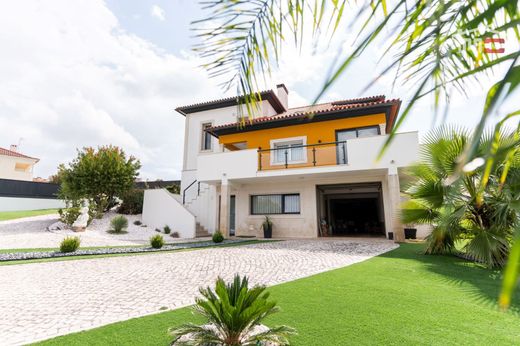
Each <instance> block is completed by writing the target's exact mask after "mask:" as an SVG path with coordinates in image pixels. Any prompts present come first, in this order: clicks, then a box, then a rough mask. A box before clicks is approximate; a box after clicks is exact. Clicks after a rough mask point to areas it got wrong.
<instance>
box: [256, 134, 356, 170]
mask: <svg viewBox="0 0 520 346" xmlns="http://www.w3.org/2000/svg"><path fill="white" fill-rule="evenodd" d="M347 162H348V157H347V141H342V142H330V143H318V144H310V145H293V146H291V147H290V148H283V149H264V150H258V170H259V171H268V170H278V169H289V168H306V167H319V166H334V165H345V164H347Z"/></svg>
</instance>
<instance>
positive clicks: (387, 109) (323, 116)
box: [207, 100, 401, 138]
mask: <svg viewBox="0 0 520 346" xmlns="http://www.w3.org/2000/svg"><path fill="white" fill-rule="evenodd" d="M400 104H401V101H400V100H398V101H391V102H387V103H380V104H375V105H369V106H365V107H357V108H348V109H338V110H333V111H329V112H323V113H318V114H319V116H316V117H313V118H312V119H310V118H309V114H307V113H302V114H299V115H296V116H294V117H288V118H280V119H275V120H272V121H265V122H258V123H254V124H249V125H248V124H246V125H244V126H240V124H234V126H228V127H223V128H216V129H215V128H213V129H208V130H207V131H208V132H209V133H210V134H211V135H213V136H214V137H217V138H218V137H219V136H221V135H227V134H232V133H238V132H250V131H256V130H260V129H267V128H276V127H280V126H283V125H289V123H297V122H298V121H301V120H303V119H308V120H309V121H308V122H320V121H328V120H332V119H329V118H330V117H331V115H335V114H339V113H348V115H349V116H345V118H347V117H356V116H363V115H370V114H374V113H373V112H370V113H368V112H367V111H370V110H372V111H374V110H375V109H381V112H382V113H385V118H386V122H387V124H388V122H389V120H390V121H393V120H394V119H395V115H396V114H397V112H398V110H399V106H400ZM396 105H397V109H396V112H395V114H394V115H393V117H392V108H394V107H395V106H396ZM365 113H367V114H365ZM291 125H292V124H291ZM392 126H393V124H392ZM387 127H388V125H387ZM387 133H388V128H387Z"/></svg>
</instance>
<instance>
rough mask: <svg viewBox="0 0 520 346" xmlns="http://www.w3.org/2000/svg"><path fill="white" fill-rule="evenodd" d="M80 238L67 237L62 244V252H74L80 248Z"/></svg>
mask: <svg viewBox="0 0 520 346" xmlns="http://www.w3.org/2000/svg"><path fill="white" fill-rule="evenodd" d="M80 243H81V239H79V237H65V238H63V240H62V241H61V243H60V252H74V251H76V250H77V249H78V248H79V244H80Z"/></svg>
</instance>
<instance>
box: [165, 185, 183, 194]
mask: <svg viewBox="0 0 520 346" xmlns="http://www.w3.org/2000/svg"><path fill="white" fill-rule="evenodd" d="M166 190H168V191H169V192H170V193H173V194H175V195H178V194H180V193H181V186H180V184H173V185H170V186H166Z"/></svg>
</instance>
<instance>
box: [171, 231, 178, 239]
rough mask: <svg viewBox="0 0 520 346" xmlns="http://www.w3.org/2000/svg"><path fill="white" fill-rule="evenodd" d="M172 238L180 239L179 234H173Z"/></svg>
mask: <svg viewBox="0 0 520 346" xmlns="http://www.w3.org/2000/svg"><path fill="white" fill-rule="evenodd" d="M171 237H172V238H179V232H173V233H172V234H171Z"/></svg>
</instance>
